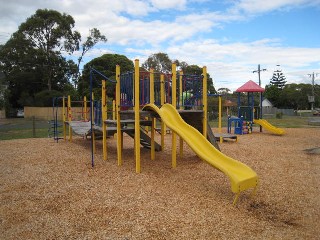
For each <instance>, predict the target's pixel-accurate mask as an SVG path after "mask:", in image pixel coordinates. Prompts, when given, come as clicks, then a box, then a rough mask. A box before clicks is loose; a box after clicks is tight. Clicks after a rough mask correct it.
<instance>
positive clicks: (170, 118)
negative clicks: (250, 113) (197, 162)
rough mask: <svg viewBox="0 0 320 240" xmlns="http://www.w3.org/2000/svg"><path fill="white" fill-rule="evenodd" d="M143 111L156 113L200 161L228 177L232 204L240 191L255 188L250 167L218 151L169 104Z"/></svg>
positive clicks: (255, 182)
mask: <svg viewBox="0 0 320 240" xmlns="http://www.w3.org/2000/svg"><path fill="white" fill-rule="evenodd" d="M143 109H144V110H152V111H154V112H156V113H157V114H158V115H159V116H160V117H161V119H162V121H163V122H164V123H165V124H166V125H167V126H168V127H169V128H170V129H171V130H172V131H174V132H175V133H176V134H178V135H179V136H180V137H181V138H182V139H183V140H184V141H185V142H186V143H187V144H188V145H189V146H190V147H191V148H192V150H193V151H194V152H195V153H196V154H197V155H198V156H199V157H200V158H201V159H202V160H204V161H206V162H207V163H209V164H210V165H211V166H213V167H214V168H216V169H218V170H220V171H221V172H223V173H224V174H225V175H227V176H228V177H229V179H230V181H231V191H232V192H234V193H237V195H236V198H235V200H234V204H235V203H236V201H237V199H238V197H239V194H240V192H241V191H244V190H246V189H249V188H254V189H255V188H256V186H257V184H258V176H257V174H256V173H255V172H254V171H253V170H252V169H251V168H250V167H248V166H247V165H245V164H243V163H241V162H239V161H237V160H234V159H232V158H231V157H228V156H226V155H224V154H223V153H221V152H220V151H218V150H217V149H216V148H215V147H214V146H212V145H211V143H210V142H209V141H208V140H207V139H206V138H205V137H204V136H203V135H202V134H201V133H200V132H199V131H198V130H197V129H195V128H194V127H192V126H190V125H189V124H187V123H186V122H185V121H184V120H183V119H182V118H181V116H180V114H179V113H178V111H177V110H176V109H175V108H174V107H173V106H172V105H171V104H164V105H163V106H162V107H161V108H160V109H159V108H158V107H157V106H156V105H154V104H149V105H146V106H145V107H144V108H143Z"/></svg>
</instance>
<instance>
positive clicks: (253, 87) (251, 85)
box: [236, 80, 264, 92]
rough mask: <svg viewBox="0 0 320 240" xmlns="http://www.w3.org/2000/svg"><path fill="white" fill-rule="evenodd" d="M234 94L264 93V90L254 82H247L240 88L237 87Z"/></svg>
mask: <svg viewBox="0 0 320 240" xmlns="http://www.w3.org/2000/svg"><path fill="white" fill-rule="evenodd" d="M236 92H264V88H262V87H260V86H259V85H258V84H256V83H255V82H254V81H252V80H249V81H248V82H246V83H245V84H243V85H242V86H241V87H239V88H238V89H237V90H236Z"/></svg>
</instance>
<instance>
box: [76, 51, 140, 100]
mask: <svg viewBox="0 0 320 240" xmlns="http://www.w3.org/2000/svg"><path fill="white" fill-rule="evenodd" d="M117 64H118V65H120V70H121V73H125V72H128V71H133V70H134V64H133V62H132V61H131V60H130V59H128V58H127V57H126V56H124V55H119V54H104V55H102V56H101V57H98V58H95V59H93V60H91V61H90V62H88V63H87V64H86V65H84V69H83V72H82V76H81V77H80V81H79V86H78V92H79V94H80V95H81V96H84V95H86V96H89V84H90V68H91V67H93V68H94V69H96V70H98V71H99V72H101V73H102V74H103V75H105V76H106V77H108V78H110V79H113V80H115V79H116V65H117ZM101 80H103V77H101V76H99V75H96V74H95V75H94V78H93V88H99V89H100V88H101V87H100V86H101ZM104 80H106V79H104ZM111 86H112V83H110V82H107V94H108V96H110V97H114V88H113V87H111Z"/></svg>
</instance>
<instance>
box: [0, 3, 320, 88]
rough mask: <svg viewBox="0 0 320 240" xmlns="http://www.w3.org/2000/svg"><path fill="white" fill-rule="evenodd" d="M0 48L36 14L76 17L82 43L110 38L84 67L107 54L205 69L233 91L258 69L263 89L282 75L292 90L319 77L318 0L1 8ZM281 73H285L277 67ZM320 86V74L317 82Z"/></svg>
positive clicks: (219, 84)
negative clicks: (97, 36) (94, 36)
mask: <svg viewBox="0 0 320 240" xmlns="http://www.w3.org/2000/svg"><path fill="white" fill-rule="evenodd" d="M0 4H1V9H0V11H1V14H0V44H3V43H5V42H6V41H7V40H8V38H9V37H10V35H11V34H12V33H13V32H15V31H16V30H17V28H18V26H19V25H20V24H21V23H22V22H24V21H25V20H26V18H27V17H29V16H31V15H32V14H34V13H35V11H36V10H37V9H39V8H48V9H54V10H58V11H60V12H65V13H67V14H70V15H71V16H73V18H74V19H75V22H76V26H75V29H76V30H78V31H80V32H81V34H82V36H83V39H85V36H86V35H87V34H88V30H89V29H90V28H93V27H96V28H98V29H100V31H101V32H102V33H103V34H104V35H105V36H106V37H107V38H108V42H107V43H105V44H99V45H97V46H96V47H95V48H94V49H92V50H91V51H90V52H89V53H88V54H87V56H86V57H85V59H84V62H83V64H85V63H86V62H88V61H90V60H91V59H93V58H95V57H98V56H101V55H102V54H104V53H118V54H123V55H126V56H127V57H128V58H130V59H132V60H134V59H137V58H138V59H140V63H143V62H144V61H145V60H146V58H147V57H148V56H149V55H151V54H153V53H157V52H165V53H167V54H168V55H169V57H170V58H171V59H172V60H175V59H178V60H179V61H186V62H187V63H189V64H196V65H198V66H207V68H208V72H209V73H210V75H211V76H212V77H213V79H214V82H213V83H214V86H215V87H216V89H218V88H229V89H231V90H235V89H237V88H238V87H240V86H241V85H242V84H244V83H245V82H247V81H248V80H253V81H255V82H258V75H257V74H254V73H252V71H253V70H256V69H257V65H258V64H261V67H262V68H266V69H267V71H265V72H262V73H261V80H262V87H264V86H265V85H266V84H268V83H269V81H270V78H271V76H272V73H273V71H274V70H276V69H278V68H280V69H281V70H282V71H283V73H284V74H285V76H286V77H287V81H288V83H302V82H303V83H311V79H310V78H309V77H308V74H309V73H312V72H316V73H320V30H319V29H320V28H319V27H318V25H319V23H320V0H268V1H261V0H225V1H223V0H214V1H207V0H117V1H115V0H95V1H86V0H24V1H22V0H20V1H18V0H11V1H9V2H8V1H3V0H0ZM76 56H77V53H75V57H76ZM277 65H280V67H279V66H278V67H277ZM316 83H317V84H320V74H319V76H318V77H317V78H316Z"/></svg>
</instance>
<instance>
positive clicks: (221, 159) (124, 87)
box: [63, 60, 258, 204]
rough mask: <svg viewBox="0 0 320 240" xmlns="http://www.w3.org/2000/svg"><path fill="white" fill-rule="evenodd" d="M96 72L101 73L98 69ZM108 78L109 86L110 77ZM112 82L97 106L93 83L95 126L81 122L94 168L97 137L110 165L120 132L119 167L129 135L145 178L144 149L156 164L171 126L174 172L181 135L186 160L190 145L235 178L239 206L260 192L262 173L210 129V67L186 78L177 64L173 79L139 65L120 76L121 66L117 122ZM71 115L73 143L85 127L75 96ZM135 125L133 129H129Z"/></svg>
mask: <svg viewBox="0 0 320 240" xmlns="http://www.w3.org/2000/svg"><path fill="white" fill-rule="evenodd" d="M92 73H98V72H97V71H96V70H94V69H93V70H92ZM98 74H100V75H102V74H101V73H98ZM104 77H105V76H104ZM105 79H106V80H108V81H109V79H108V78H107V77H105ZM106 80H103V81H102V98H101V104H100V105H99V106H97V105H96V106H94V105H95V101H94V97H93V94H92V78H91V81H90V88H91V94H90V101H89V104H90V107H89V108H90V114H89V119H90V121H80V123H83V124H85V130H84V132H85V135H88V134H90V135H91V142H92V166H94V152H95V134H96V132H99V133H102V142H103V143H102V145H103V159H104V160H107V136H111V135H113V134H115V133H116V139H117V162H118V165H119V166H121V165H122V149H123V133H127V134H128V135H129V136H131V137H133V138H134V153H135V164H136V172H137V173H139V172H141V162H140V144H141V145H143V146H146V145H144V142H146V141H147V143H148V147H149V148H150V149H151V156H150V157H151V159H152V160H154V159H155V151H156V149H157V150H163V148H164V135H165V133H166V126H168V127H169V128H170V129H171V130H172V144H171V145H172V150H171V151H172V152H171V155H172V159H171V162H172V163H171V164H172V167H173V168H175V167H176V165H177V161H176V158H177V136H180V154H181V155H182V154H183V153H182V150H183V142H184V141H185V142H186V143H187V144H188V145H189V147H190V148H191V149H193V151H194V152H195V153H196V154H197V155H198V156H199V157H200V158H201V159H202V160H204V161H205V162H207V163H209V164H210V165H211V166H213V167H214V168H216V169H218V170H220V171H221V172H223V173H224V174H225V175H227V176H228V177H229V179H230V182H231V190H232V192H233V193H235V194H236V195H235V199H234V204H235V203H236V202H237V199H238V197H239V195H240V193H241V192H242V191H244V190H247V189H250V188H253V189H254V191H253V193H254V192H255V190H256V187H257V184H258V177H257V174H256V173H255V172H254V171H253V170H252V169H251V168H250V167H248V166H246V165H245V164H243V163H240V162H238V161H237V160H234V159H232V158H230V157H228V156H226V155H224V154H223V153H221V152H220V151H219V147H218V145H217V144H216V142H215V137H214V135H213V133H212V132H211V128H210V127H208V121H207V114H206V113H207V94H203V93H207V72H206V67H203V73H202V75H184V74H183V73H182V72H179V73H178V74H177V72H176V65H175V64H174V63H173V64H172V73H171V74H162V73H155V72H154V71H153V70H152V69H151V71H150V72H140V71H139V60H135V69H134V72H129V73H125V74H120V66H118V65H117V66H116V81H115V82H116V94H115V96H116V97H115V102H114V104H113V113H114V115H113V117H112V119H108V116H107V111H108V109H107V104H106V103H107V99H106ZM177 80H178V81H177ZM177 82H178V83H179V84H177ZM177 90H178V91H177ZM177 92H178V97H177ZM188 93H189V94H188ZM63 102H64V98H63ZM220 104H221V103H220ZM64 106H65V103H63V108H64ZM158 106H159V107H158ZM184 108H188V110H185V109H184ZM190 108H191V110H190ZM97 109H98V110H97ZM123 109H125V110H123ZM141 109H142V110H143V111H141ZM177 109H178V110H177ZM86 111H87V110H86ZM63 112H65V110H63ZM67 115H68V120H66V117H65V114H64V115H63V116H64V120H63V121H64V125H65V126H67V125H68V126H69V128H68V129H69V140H70V141H72V130H74V132H76V133H77V131H80V130H79V129H80V128H81V127H79V121H73V119H72V108H71V100H70V97H68V111H67ZM98 116H99V117H98ZM100 116H101V118H100ZM98 119H101V121H100V120H98ZM157 119H158V120H160V121H161V128H160V133H161V145H157V144H156V142H155V139H154V138H155V133H156V122H157ZM84 120H87V119H84ZM129 125H133V126H132V127H129ZM145 127H151V129H150V132H148V134H145V132H144V131H142V129H143V128H145ZM64 129H66V127H64ZM81 129H82V130H83V128H81ZM65 132H66V131H65ZM149 133H150V134H149ZM208 133H209V134H208ZM210 133H211V134H210ZM212 136H213V139H212ZM64 139H66V133H64ZM146 139H148V140H146ZM208 139H209V140H210V141H209V140H208ZM156 146H158V148H157V147H156Z"/></svg>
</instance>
